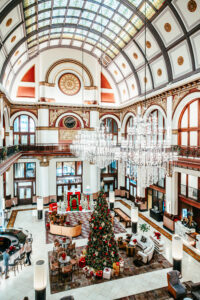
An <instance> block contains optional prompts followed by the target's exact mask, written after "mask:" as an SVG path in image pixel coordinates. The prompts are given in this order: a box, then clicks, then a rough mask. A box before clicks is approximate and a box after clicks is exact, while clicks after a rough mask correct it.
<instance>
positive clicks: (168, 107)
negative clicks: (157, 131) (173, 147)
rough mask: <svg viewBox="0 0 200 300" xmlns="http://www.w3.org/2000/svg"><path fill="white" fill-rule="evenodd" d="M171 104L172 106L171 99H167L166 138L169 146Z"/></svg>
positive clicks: (170, 138)
mask: <svg viewBox="0 0 200 300" xmlns="http://www.w3.org/2000/svg"><path fill="white" fill-rule="evenodd" d="M172 104H173V97H172V96H168V97H167V122H166V128H167V137H168V138H169V141H170V144H172Z"/></svg>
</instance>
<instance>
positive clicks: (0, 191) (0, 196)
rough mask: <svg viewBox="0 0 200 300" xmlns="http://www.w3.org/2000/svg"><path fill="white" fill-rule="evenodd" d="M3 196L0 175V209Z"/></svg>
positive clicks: (0, 177)
mask: <svg viewBox="0 0 200 300" xmlns="http://www.w3.org/2000/svg"><path fill="white" fill-rule="evenodd" d="M3 196H4V195H3V176H0V210H1V209H2V199H3Z"/></svg>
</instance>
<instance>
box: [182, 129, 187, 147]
mask: <svg viewBox="0 0 200 300" xmlns="http://www.w3.org/2000/svg"><path fill="white" fill-rule="evenodd" d="M187 136H188V134H187V132H182V133H181V145H183V146H187V144H188V141H187Z"/></svg>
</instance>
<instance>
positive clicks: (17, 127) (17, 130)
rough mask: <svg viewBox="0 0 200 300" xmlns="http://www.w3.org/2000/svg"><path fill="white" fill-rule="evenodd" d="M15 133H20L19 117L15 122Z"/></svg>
mask: <svg viewBox="0 0 200 300" xmlns="http://www.w3.org/2000/svg"><path fill="white" fill-rule="evenodd" d="M14 132H19V117H18V118H17V119H16V120H15V122H14Z"/></svg>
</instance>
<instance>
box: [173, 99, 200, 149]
mask: <svg viewBox="0 0 200 300" xmlns="http://www.w3.org/2000/svg"><path fill="white" fill-rule="evenodd" d="M178 144H179V145H181V146H188V147H194V146H199V145H200V99H196V100H193V101H192V102H190V103H188V104H187V105H186V106H185V107H184V109H183V111H182V113H181V115H180V119H179V124H178Z"/></svg>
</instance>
